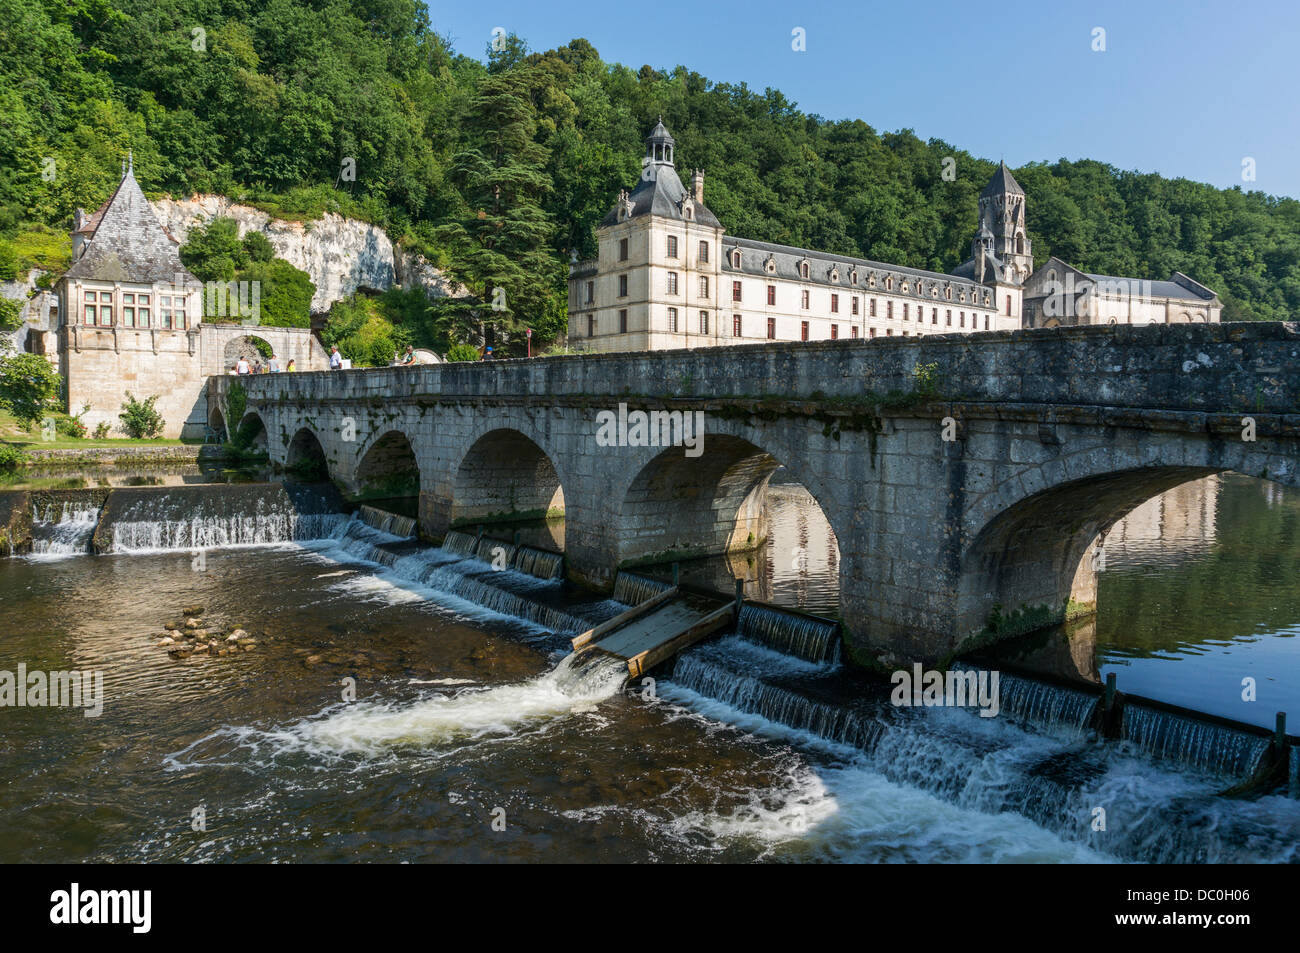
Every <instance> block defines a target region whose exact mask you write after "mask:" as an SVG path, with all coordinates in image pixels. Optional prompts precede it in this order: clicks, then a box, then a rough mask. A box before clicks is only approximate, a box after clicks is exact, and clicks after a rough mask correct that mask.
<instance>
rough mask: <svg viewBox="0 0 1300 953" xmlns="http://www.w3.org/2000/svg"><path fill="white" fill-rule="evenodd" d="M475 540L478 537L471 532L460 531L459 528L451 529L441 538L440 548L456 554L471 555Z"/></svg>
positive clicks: (476, 540)
mask: <svg viewBox="0 0 1300 953" xmlns="http://www.w3.org/2000/svg"><path fill="white" fill-rule="evenodd" d="M477 542H478V537H477V536H475V535H474V534H473V533H462V532H461V531H460V530H455V529H453V530H449V531H448V532H447V535H446V536H444V537H443V538H442V548H443V549H445V550H446V551H447V552H449V553H455V554H456V555H457V556H470V555H473V553H474V546H475V544H476V543H477Z"/></svg>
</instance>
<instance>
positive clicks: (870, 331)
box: [867, 328, 876, 338]
mask: <svg viewBox="0 0 1300 953" xmlns="http://www.w3.org/2000/svg"><path fill="white" fill-rule="evenodd" d="M875 336H876V329H875V328H867V337H869V338H873V337H875Z"/></svg>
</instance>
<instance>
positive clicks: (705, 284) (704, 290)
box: [700, 275, 709, 298]
mask: <svg viewBox="0 0 1300 953" xmlns="http://www.w3.org/2000/svg"><path fill="white" fill-rule="evenodd" d="M708 296H709V276H708V275H700V297H701V298H707V297H708Z"/></svg>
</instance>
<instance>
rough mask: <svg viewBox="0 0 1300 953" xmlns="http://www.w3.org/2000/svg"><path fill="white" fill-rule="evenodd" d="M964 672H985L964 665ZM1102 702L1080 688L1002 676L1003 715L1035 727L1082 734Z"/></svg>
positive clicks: (999, 683)
mask: <svg viewBox="0 0 1300 953" xmlns="http://www.w3.org/2000/svg"><path fill="white" fill-rule="evenodd" d="M960 670H961V671H971V672H976V673H979V672H981V671H982V670H981V669H977V668H971V667H969V666H961V667H960ZM1099 702H1100V696H1098V695H1095V694H1091V693H1089V692H1085V691H1082V690H1080V689H1076V688H1067V687H1065V686H1061V685H1052V684H1049V683H1047V682H1040V681H1037V680H1035V679H1032V678H1022V677H1021V676H1019V675H1010V674H1008V673H1006V672H999V673H998V704H999V707H1000V708H1001V710H1002V712H1003V713H1004V714H1006V715H1007V716H1009V717H1011V718H1014V719H1017V720H1019V721H1023V722H1026V723H1028V724H1031V725H1039V726H1044V727H1049V728H1053V729H1061V730H1064V731H1067V732H1070V731H1073V732H1080V733H1082V732H1084V731H1086V730H1087V728H1088V726H1089V723H1090V722H1091V721H1092V716H1093V713H1094V712H1095V711H1096V710H1097V705H1098V703H1099Z"/></svg>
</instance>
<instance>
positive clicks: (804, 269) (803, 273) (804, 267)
mask: <svg viewBox="0 0 1300 953" xmlns="http://www.w3.org/2000/svg"><path fill="white" fill-rule="evenodd" d="M799 277H800V278H807V277H808V262H807V260H804V261H801V262H799Z"/></svg>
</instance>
